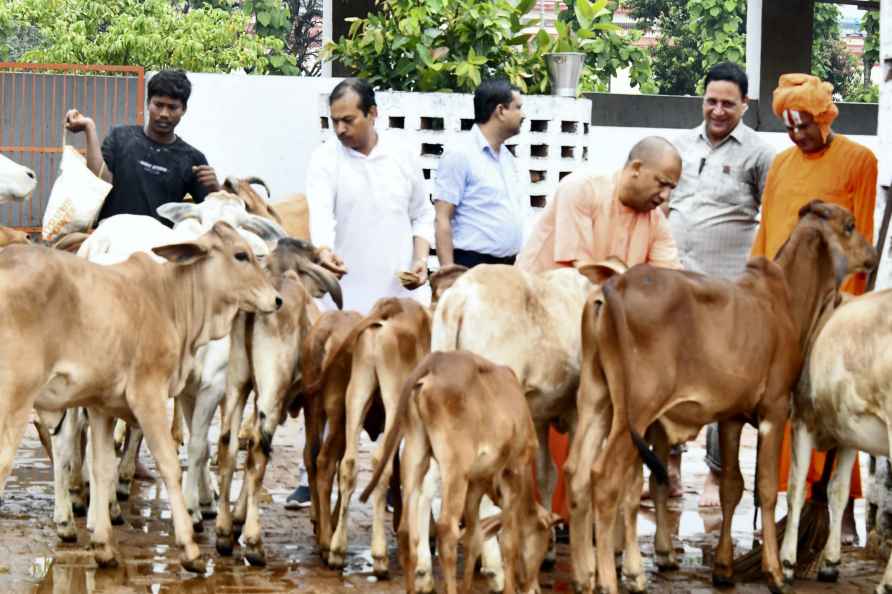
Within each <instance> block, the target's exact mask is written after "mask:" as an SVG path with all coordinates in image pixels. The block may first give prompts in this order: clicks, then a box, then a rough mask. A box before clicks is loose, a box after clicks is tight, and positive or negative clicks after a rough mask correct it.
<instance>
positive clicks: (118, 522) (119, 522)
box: [111, 511, 124, 526]
mask: <svg viewBox="0 0 892 594" xmlns="http://www.w3.org/2000/svg"><path fill="white" fill-rule="evenodd" d="M111 523H112V526H123V525H124V514H122V513H121V512H120V511H118V513H116V514H112V516H111Z"/></svg>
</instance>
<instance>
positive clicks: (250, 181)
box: [242, 176, 272, 200]
mask: <svg viewBox="0 0 892 594" xmlns="http://www.w3.org/2000/svg"><path fill="white" fill-rule="evenodd" d="M242 181H243V182H245V183H246V184H252V185H253V184H257V185H258V186H263V189H264V190H266V198H267V200H269V198H270V196H272V194H270V191H269V186H267V185H266V182H265V181H263V180H262V179H260V178H259V177H254V176H252V177H246V178H245V179H243V180H242Z"/></svg>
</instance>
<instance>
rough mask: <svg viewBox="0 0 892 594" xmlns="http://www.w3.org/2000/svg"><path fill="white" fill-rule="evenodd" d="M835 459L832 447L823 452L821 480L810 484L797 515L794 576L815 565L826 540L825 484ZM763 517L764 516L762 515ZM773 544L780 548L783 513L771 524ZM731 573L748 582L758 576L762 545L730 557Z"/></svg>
mask: <svg viewBox="0 0 892 594" xmlns="http://www.w3.org/2000/svg"><path fill="white" fill-rule="evenodd" d="M835 462H836V448H834V449H832V450H830V451H829V452H827V458H826V459H825V460H824V470H823V472H822V473H821V480H819V481H818V482H817V483H815V484H814V485H812V491H811V499H810V500H808V501H806V502H805V505H804V506H803V507H802V513H801V514H800V516H799V535H798V538H797V543H796V570H795V572H794V574H795V576H796V578H804V577H806V576H808V575H809V574H810V573H811V572H812V571H814V569H815V565H816V564H817V562H818V560H819V559H820V557H821V553H822V552H823V551H824V545H825V544H827V537H828V536H829V534H830V512H829V504H828V498H827V484H828V483H829V482H830V475H831V473H832V472H833V465H834V463H835ZM762 521H763V522H764V521H765V518H764V517H763V518H762ZM775 529H776V530H777V544H778V548H780V545H781V543H782V542H783V540H784V533H785V532H786V529H787V517H786V516H784V517H783V518H781V520H780V521H778V522H777V524H776V525H775ZM734 577H735V578H736V579H737V580H738V581H742V582H752V581H756V580H758V579H760V578H761V577H762V546H761V545H754V546H753V549H752V550H751V551H750V552H749V553H747V554H746V555H744V556H742V557H740V558H738V559H735V560H734Z"/></svg>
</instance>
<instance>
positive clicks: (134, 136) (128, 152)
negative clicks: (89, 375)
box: [65, 70, 220, 480]
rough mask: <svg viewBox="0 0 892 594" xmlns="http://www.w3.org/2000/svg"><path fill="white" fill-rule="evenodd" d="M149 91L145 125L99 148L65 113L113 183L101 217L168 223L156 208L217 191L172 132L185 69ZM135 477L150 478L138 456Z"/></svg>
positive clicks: (186, 88) (90, 132)
mask: <svg viewBox="0 0 892 594" xmlns="http://www.w3.org/2000/svg"><path fill="white" fill-rule="evenodd" d="M147 90H148V93H147V95H148V98H147V99H146V113H147V114H148V117H147V119H146V123H145V126H143V127H142V128H140V127H139V126H115V127H114V128H112V131H111V132H110V133H109V134H108V136H106V138H105V140H104V141H103V143H102V147H101V150H100V146H99V138H98V136H97V135H96V124H95V123H94V122H93V120H92V119H91V118H88V117H87V116H85V115H83V114H81V113H80V112H78V110H76V109H71V110H69V111H68V113H66V114H65V127H66V128H67V129H68V130H70V131H71V132H75V133H78V132H85V133H86V140H87V167H89V168H90V171H92V172H93V173H95V174H96V175H97V176H99V177H101V178H102V179H104V180H105V181H107V182H109V183H111V184H112V190H111V192H110V193H109V195H108V197H107V198H106V199H105V204H103V206H102V210H100V211H99V220H100V221H101V220H102V219H105V218H107V217H110V216H113V215H117V214H135V215H147V216H150V217H153V218H155V219H157V220H158V221H161V222H162V223H164V224H165V225H167V226H172V225H171V222H170V221H168V220H167V219H162V218H161V217H160V216H158V213H157V212H155V209H157V208H158V207H159V206H161V205H162V204H165V203H167V202H179V201H181V200H183V198H185V196H186V194H190V195H191V196H192V200H193V201H194V202H196V203H197V202H201V201H202V200H204V198H205V196H207V195H208V194H209V193H211V192H216V191H217V190H219V189H220V184H219V182H218V181H217V174H216V173H215V172H214V169H213V168H212V167H211V166H210V165H208V161H207V159H206V158H205V156H204V155H203V154H202V153H201V151H199V150H197V149H196V148H194V147H193V146H191V145H189V144H188V143H186V142H185V141H184V140H183V139H181V138H180V137H179V136H177V135H176V134H174V129H175V128H176V127H177V124H179V123H180V119H181V118H182V117H183V114H185V113H186V104H187V103H188V101H189V95H191V94H192V84H191V83H190V82H189V79H188V78H186V73H185V72H183V71H182V70H162V71H160V72H158V73H157V74H156V75H155V76H153V77H152V78H151V79H150V80H149V84H148V89H147ZM138 448H139V446H137V452H138V451H139V450H138ZM135 478H142V479H149V480H152V479H154V476H153V474H152V473H151V472H150V471H149V470H148V469H146V468H145V467H143V465H142V464H141V462H140V460H139V456H137V459H136V474H135Z"/></svg>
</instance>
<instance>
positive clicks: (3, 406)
mask: <svg viewBox="0 0 892 594" xmlns="http://www.w3.org/2000/svg"><path fill="white" fill-rule="evenodd" d="M153 251H154V253H155V254H157V255H159V256H162V257H164V258H166V259H167V260H168V261H169V263H167V264H163V265H161V264H157V263H156V262H154V261H153V260H152V259H151V258H150V257H149V256H147V255H146V254H142V253H139V254H135V255H133V256H131V257H130V258H129V259H128V260H126V261H125V262H123V263H121V264H116V265H112V266H99V265H96V264H93V263H91V262H88V261H86V260H83V259H81V258H78V257H76V256H73V255H71V254H68V253H64V252H60V251H58V250H50V249H47V248H43V247H30V246H24V247H23V246H12V247H9V248H6V249H4V250H3V252H2V253H0V319H2V320H7V321H8V323H4V324H0V485H2V484H3V481H4V480H5V478H6V476H7V475H8V473H9V471H10V468H11V466H12V461H13V457H14V456H15V450H16V448H17V447H18V444H19V441H20V440H21V437H22V433H23V431H24V429H25V425H26V423H27V420H28V416H29V415H30V412H31V409H32V408H33V407H38V408H40V409H44V410H50V411H60V410H63V409H66V408H71V407H75V406H87V407H89V408H90V427H91V431H92V440H93V442H92V443H93V448H92V452H93V460H92V463H91V465H90V469H91V473H92V475H93V476H92V478H91V484H92V485H93V487H94V489H93V490H94V491H95V499H94V500H93V502H92V503H93V505H94V507H95V510H96V514H95V516H94V519H95V523H94V532H93V536H92V544H93V548H94V555H95V557H96V560H97V562H98V563H99V564H100V565H109V564H114V563H115V551H114V546H113V542H112V534H111V523H110V519H109V514H108V509H109V491H110V489H108V488H106V487H110V485H111V480H110V479H111V478H112V473H113V472H114V466H113V456H114V449H113V436H112V422H113V419H114V417H116V416H117V417H121V418H124V419H127V420H129V421H131V422H132V421H136V422H138V423H139V425H140V426H141V427H142V429H143V431H144V432H145V435H146V440H147V441H148V444H149V448H150V450H151V451H152V454H153V455H154V457H155V460H156V463H157V466H158V469H159V472H160V474H161V476H162V478H163V479H164V482H165V486H166V487H167V491H168V493H169V495H170V505H171V511H172V515H173V523H174V528H175V532H176V540H177V543H178V544H179V545H181V546H182V547H183V549H184V550H183V556H182V562H183V565H184V567H186V568H187V569H189V570H192V571H199V572H201V571H203V570H204V564H203V562H202V561H201V558H200V552H199V549H198V546H197V545H196V544H195V542H194V540H193V533H192V524H191V522H190V521H189V516H188V514H187V512H186V506H185V502H184V500H183V494H182V491H181V489H180V476H179V463H178V461H177V456H176V447H175V445H174V443H173V440H172V439H171V436H170V432H169V430H168V426H167V420H166V416H167V411H166V404H167V400H168V399H169V398H171V397H174V396H176V395H177V394H179V393H180V392H181V391H182V389H183V385H184V383H185V382H186V380H187V378H188V374H189V370H190V369H191V366H192V361H193V359H194V357H195V353H196V351H197V350H198V349H199V348H200V347H201V346H202V345H204V344H207V343H208V342H209V341H211V340H216V339H219V338H222V337H223V336H226V335H227V334H228V333H229V330H230V328H231V326H232V321H233V319H234V318H235V316H236V314H237V313H238V311H239V310H248V311H255V312H262V313H270V312H272V311H274V310H275V309H277V308H278V307H279V306H281V303H282V301H281V298H280V297H279V295H278V293H277V292H276V291H275V289H274V288H273V287H272V286H271V285H270V284H269V282H268V281H267V279H266V278H265V276H264V274H263V272H262V270H261V268H260V266H259V265H258V263H257V259H256V258H255V257H254V255H253V254H252V253H251V250H250V247H249V246H248V244H247V243H246V242H245V241H244V240H243V239H242V238H241V237H240V236H239V235H238V233H236V231H235V230H234V229H233V228H232V227H230V226H229V225H227V224H225V223H218V224H216V225H214V227H213V229H212V230H211V231H210V232H208V233H207V234H205V235H203V236H202V237H200V238H199V239H198V240H196V241H193V242H184V243H180V244H175V245H168V246H160V247H156V248H153ZM0 489H2V487H0Z"/></svg>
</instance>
